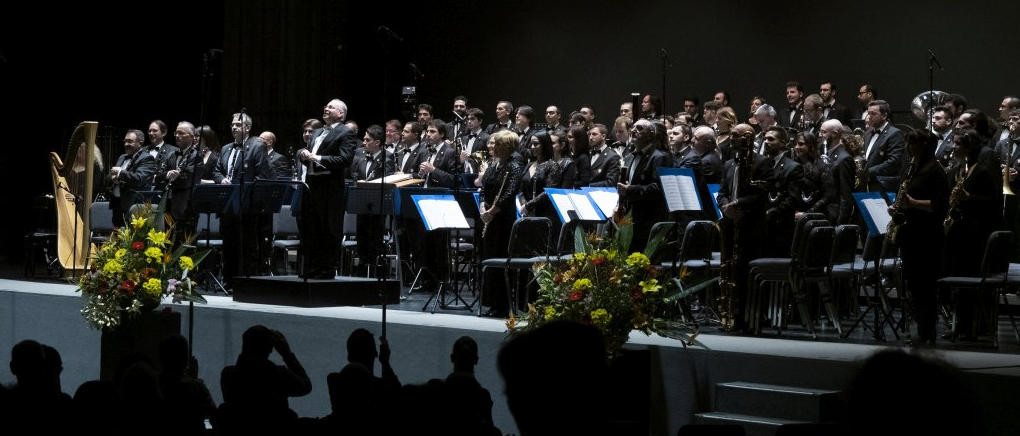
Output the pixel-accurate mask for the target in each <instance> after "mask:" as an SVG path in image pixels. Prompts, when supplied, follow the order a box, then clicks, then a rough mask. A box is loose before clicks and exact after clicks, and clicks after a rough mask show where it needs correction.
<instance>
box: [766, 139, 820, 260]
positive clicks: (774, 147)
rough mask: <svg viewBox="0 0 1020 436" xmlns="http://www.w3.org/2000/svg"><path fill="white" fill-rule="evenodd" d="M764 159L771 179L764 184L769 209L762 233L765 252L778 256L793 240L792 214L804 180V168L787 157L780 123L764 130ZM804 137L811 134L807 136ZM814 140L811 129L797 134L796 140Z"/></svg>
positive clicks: (783, 252) (797, 205) (798, 201)
mask: <svg viewBox="0 0 1020 436" xmlns="http://www.w3.org/2000/svg"><path fill="white" fill-rule="evenodd" d="M767 133H769V135H767V137H768V138H772V139H773V140H771V141H767V143H766V144H767V147H766V149H767V152H768V156H767V157H766V162H768V164H769V165H770V166H771V167H772V178H771V179H770V180H769V182H768V184H767V189H768V198H767V200H768V206H767V207H768V208H767V209H766V211H765V219H766V221H767V225H768V228H767V230H766V232H765V236H766V242H765V248H764V253H763V254H764V255H765V256H771V257H781V256H784V255H786V253H788V252H789V247H790V243H791V242H792V241H793V216H794V214H795V213H796V211H797V210H799V209H800V205H801V202H802V201H803V200H802V199H801V183H802V182H803V180H804V168H803V167H801V165H800V164H799V163H797V161H795V160H794V159H793V158H792V157H791V156H790V148H789V146H787V144H788V137H787V136H786V129H783V128H782V127H779V126H773V127H770V128H769V130H768V131H767ZM805 137H810V139H806V138H805ZM808 141H810V142H816V141H815V139H814V135H812V134H811V133H810V132H801V133H798V134H797V136H796V139H795V142H797V143H800V144H805V143H806V142H808Z"/></svg>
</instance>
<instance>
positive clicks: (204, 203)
mask: <svg viewBox="0 0 1020 436" xmlns="http://www.w3.org/2000/svg"><path fill="white" fill-rule="evenodd" d="M237 186H238V185H215V184H204V185H195V188H194V189H193V190H192V192H191V208H192V210H193V211H194V212H195V213H196V214H201V213H204V214H205V246H206V248H210V249H211V245H212V244H211V243H210V241H211V239H212V235H211V231H210V223H211V220H212V214H214V213H216V214H221V213H226V212H227V211H229V210H230V209H232V208H234V206H235V205H236V203H237V191H238V189H237ZM221 260H222V259H221ZM202 272H203V273H204V274H205V275H204V276H203V277H204V278H205V279H207V280H212V282H213V283H215V284H216V287H218V288H219V290H220V292H223V295H230V293H229V292H227V289H226V288H224V287H223V283H222V282H221V281H220V280H219V279H217V278H216V276H215V275H213V274H212V273H211V272H209V270H208V269H206V268H203V269H202Z"/></svg>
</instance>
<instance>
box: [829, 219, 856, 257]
mask: <svg viewBox="0 0 1020 436" xmlns="http://www.w3.org/2000/svg"><path fill="white" fill-rule="evenodd" d="M860 231H861V228H860V227H858V226H857V225H855V224H841V225H839V226H836V233H835V236H834V237H833V241H832V256H830V259H829V262H830V263H831V264H832V265H838V264H841V263H851V262H853V261H854V257H855V255H856V253H857V241H859V240H860Z"/></svg>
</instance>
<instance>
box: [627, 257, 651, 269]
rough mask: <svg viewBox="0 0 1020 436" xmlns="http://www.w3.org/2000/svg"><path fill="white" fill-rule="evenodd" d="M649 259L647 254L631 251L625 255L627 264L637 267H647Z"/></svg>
mask: <svg viewBox="0 0 1020 436" xmlns="http://www.w3.org/2000/svg"><path fill="white" fill-rule="evenodd" d="M650 263H651V261H649V260H648V256H645V255H644V253H631V254H630V256H627V265H628V266H633V267H637V268H647V267H648V265H649V264H650Z"/></svg>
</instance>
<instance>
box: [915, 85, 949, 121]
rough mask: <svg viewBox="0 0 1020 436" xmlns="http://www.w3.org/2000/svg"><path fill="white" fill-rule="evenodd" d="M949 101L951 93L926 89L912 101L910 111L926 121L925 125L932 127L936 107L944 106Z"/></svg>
mask: <svg viewBox="0 0 1020 436" xmlns="http://www.w3.org/2000/svg"><path fill="white" fill-rule="evenodd" d="M948 101H949V93H947V92H942V91H924V92H922V93H920V94H917V97H914V99H913V100H911V101H910V112H912V113H913V114H914V116H915V117H917V119H919V120H923V121H924V125H925V127H927V128H929V129H931V116H932V114H933V113H934V111H935V108H937V107H939V106H942V105H943V104H945V103H946V102H948Z"/></svg>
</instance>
